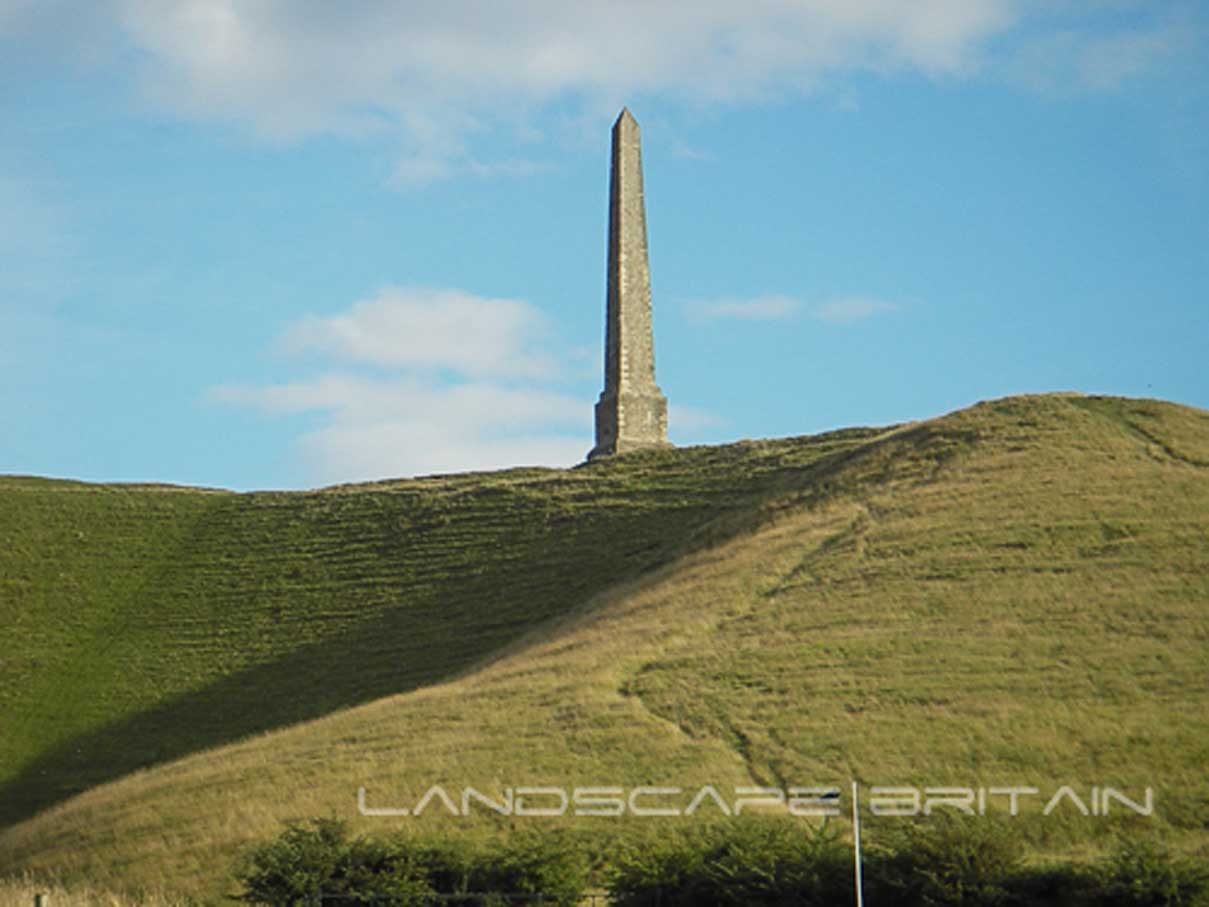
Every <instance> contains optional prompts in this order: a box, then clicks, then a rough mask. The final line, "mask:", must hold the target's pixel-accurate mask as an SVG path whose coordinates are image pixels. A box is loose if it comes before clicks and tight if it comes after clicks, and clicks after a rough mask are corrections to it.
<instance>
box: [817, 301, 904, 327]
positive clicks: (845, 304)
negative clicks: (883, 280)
mask: <svg viewBox="0 0 1209 907" xmlns="http://www.w3.org/2000/svg"><path fill="white" fill-rule="evenodd" d="M898 308H899V306H898V305H896V304H895V303H893V302H883V301H882V300H879V299H868V298H865V297H863V296H852V297H848V298H846V299H833V300H831V301H829V302H824V303H823V304H821V305H819V306H816V307H815V308H814V311H813V313H812V314H813V315H814V317H815V318H818V319H819V320H820V321H825V322H827V323H828V324H850V323H851V322H853V321H864V320H865V319H866V318H871V317H873V316H874V315H879V314H881V313H883V312H895V311H897V310H898Z"/></svg>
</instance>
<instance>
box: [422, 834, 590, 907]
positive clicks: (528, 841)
mask: <svg viewBox="0 0 1209 907" xmlns="http://www.w3.org/2000/svg"><path fill="white" fill-rule="evenodd" d="M589 875H590V872H589V861H588V857H587V854H586V852H585V850H584V848H583V846H582V844H581V843H580V841H579V840H578V839H576V838H573V837H571V836H570V835H566V834H558V833H557V832H555V833H540V834H539V833H526V832H513V833H512V834H511V835H510V836H509V837H508V838H507V840H506V841H504V842H503V843H502V844H499V845H497V846H495V847H493V848H492V849H490V850H487V851H485V852H482V853H480V854H479V856H478V858H477V859H476V860H475V861H474V868H473V870H472V872H471V887H472V888H473V890H475V891H490V892H507V893H516V894H537V893H542V894H544V895H546V897H545V899H544V902H545V903H548V904H574V903H575V902H576V901H577V900H578V899H579V897H580V895H581V894H583V892H584V890H585V889H586V888H587V887H588V880H589ZM438 890H440V889H438Z"/></svg>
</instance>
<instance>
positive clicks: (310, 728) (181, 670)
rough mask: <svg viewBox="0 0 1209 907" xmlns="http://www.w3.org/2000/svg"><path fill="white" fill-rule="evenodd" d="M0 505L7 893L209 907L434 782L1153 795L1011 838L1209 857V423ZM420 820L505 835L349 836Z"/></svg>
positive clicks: (1008, 427) (1094, 415) (1016, 427)
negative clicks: (394, 831)
mask: <svg viewBox="0 0 1209 907" xmlns="http://www.w3.org/2000/svg"><path fill="white" fill-rule="evenodd" d="M4 483H5V484H4V485H2V486H0V501H3V503H4V506H3V509H0V538H3V539H4V540H5V543H6V547H5V553H4V555H3V557H4V558H5V560H4V561H0V583H2V584H3V585H0V594H2V595H3V599H2V601H3V602H4V608H5V609H6V611H11V612H12V619H11V620H10V619H9V614H7V613H6V614H4V615H0V617H3V618H4V619H5V623H4V625H3V626H4V629H3V630H0V633H4V634H7V635H6V637H5V639H4V640H3V648H2V649H0V651H2V652H4V653H6V654H5V656H4V665H3V667H2V668H0V670H2V671H3V672H4V673H3V681H4V685H3V690H4V693H3V696H4V699H3V701H2V707H3V712H2V714H3V716H4V717H3V720H4V721H5V722H6V728H7V727H10V726H11V727H15V728H16V729H17V731H18V732H17V733H14V734H10V733H7V732H6V733H5V734H4V741H5V743H4V746H5V747H6V748H5V750H4V752H3V760H4V761H3V763H0V764H2V765H3V766H5V771H6V772H7V775H5V776H0V777H7V778H8V781H7V783H6V784H5V785H4V787H3V789H2V790H3V795H2V796H0V803H3V804H4V806H3V809H4V810H6V813H5V815H6V817H7V819H8V821H9V822H10V823H13V822H16V823H17V824H12V825H11V826H10V827H9V828H8V829H7V830H5V831H3V832H0V867H4V866H8V867H11V868H14V869H30V870H40V871H54V872H56V873H59V874H61V875H62V876H63V877H64V878H66V879H68V880H71V879H84V880H87V881H89V882H90V883H94V884H98V885H103V886H106V887H125V886H146V887H164V888H167V889H168V890H178V891H180V890H183V891H189V892H193V893H200V894H202V895H203V896H206V897H213V896H216V895H217V894H219V893H221V892H222V891H225V890H229V887H230V881H229V872H230V866H231V863H232V860H233V859H234V857H235V855H236V854H237V853H238V852H239V850H240V849H241V848H243V847H245V846H246V845H247V844H248V842H250V841H252V840H256V839H259V838H263V837H265V836H268V835H271V834H273V833H274V832H275V830H276V829H277V827H278V823H279V822H280V821H281V820H282V819H284V818H287V817H291V816H305V815H321V814H328V813H335V814H337V815H341V816H348V817H354V816H355V815H356V810H355V793H356V790H357V788H358V787H359V786H366V787H368V788H369V789H370V792H371V799H372V800H373V801H375V802H376V803H379V804H383V805H404V804H408V803H414V801H415V799H416V798H418V796H419V795H420V794H421V793H423V790H424V788H425V787H427V786H428V785H429V784H444V785H447V786H448V787H449V788H450V790H454V791H456V790H459V789H460V788H461V787H463V786H465V785H473V786H476V787H479V788H480V789H483V790H485V791H498V790H500V789H501V788H502V787H505V786H509V785H513V786H515V785H524V784H564V785H567V786H575V785H593V784H618V785H625V786H633V785H637V784H659V783H672V784H677V785H680V786H682V787H684V788H687V789H696V787H699V786H700V785H702V784H706V783H711V784H714V785H716V786H718V787H719V788H720V789H723V790H725V789H728V788H731V787H733V786H736V785H752V784H761V785H782V784H784V785H788V784H843V783H845V782H846V781H847V780H848V779H852V778H854V779H858V780H861V781H863V782H865V783H867V784H917V785H920V786H923V785H963V786H964V785H969V786H976V785H979V784H985V785H1008V784H1025V783H1027V784H1036V785H1039V786H1042V787H1047V786H1050V787H1051V788H1052V786H1056V785H1058V784H1062V783H1070V784H1074V785H1077V786H1080V788H1081V789H1083V790H1085V789H1086V787H1089V786H1091V785H1093V784H1100V785H1104V784H1108V785H1115V786H1119V787H1120V788H1122V789H1123V790H1125V791H1127V792H1130V793H1133V792H1136V791H1137V790H1138V789H1139V788H1140V787H1142V786H1145V785H1147V784H1150V785H1153V786H1154V787H1155V789H1156V799H1157V805H1158V815H1157V816H1155V817H1153V818H1150V819H1143V818H1140V817H1138V818H1131V817H1127V816H1117V817H1114V818H1109V819H1107V820H1106V819H1102V818H1095V817H1093V818H1084V817H1081V816H1078V815H1077V814H1071V813H1069V812H1068V813H1064V814H1063V815H1062V816H1060V817H1056V818H1051V819H1048V820H1042V819H1041V818H1040V817H1038V816H1036V815H1031V816H1026V817H1022V819H1021V821H1020V825H1019V828H1020V833H1021V835H1022V836H1024V837H1025V838H1026V839H1027V840H1028V841H1029V843H1030V846H1032V847H1033V848H1034V850H1035V852H1036V853H1038V854H1041V853H1044V854H1052V853H1057V852H1063V853H1075V854H1079V853H1091V852H1095V851H1099V850H1102V849H1103V848H1104V847H1105V846H1106V845H1107V843H1108V842H1109V841H1110V840H1111V837H1112V835H1114V834H1119V833H1129V832H1134V831H1144V832H1146V833H1148V834H1155V835H1159V836H1163V837H1166V838H1168V839H1169V840H1171V841H1172V842H1174V843H1176V844H1177V845H1178V846H1179V847H1181V848H1183V849H1185V850H1191V851H1194V852H1195V851H1197V850H1198V849H1199V850H1201V852H1205V848H1206V846H1207V844H1209V834H1207V827H1206V820H1205V818H1204V813H1203V809H1204V804H1205V803H1206V802H1209V780H1207V779H1206V776H1205V772H1204V766H1205V765H1206V764H1209V718H1207V717H1206V716H1207V715H1209V414H1206V413H1204V412H1201V411H1198V410H1193V409H1189V408H1186V407H1179V406H1174V405H1171V404H1164V403H1158V402H1150V401H1135V400H1120V399H1112V398H1091V397H1077V396H1067V395H1062V396H1046V397H1031V398H1013V399H1007V400H1002V401H996V402H994V403H988V404H980V405H979V406H976V407H973V408H971V409H969V410H965V411H962V412H959V413H955V414H952V415H950V416H946V417H943V418H941V419H938V420H934V421H931V422H927V423H922V424H919V425H915V426H908V427H904V428H901V429H898V430H895V431H891V432H876V431H853V432H847V433H840V434H836V435H830V436H823V437H820V438H805V439H790V440H785V441H777V442H758V443H747V444H740V445H732V446H728V447H722V448H698V449H690V450H672V451H662V452H652V453H645V454H638V455H633V456H626V457H621V458H617V459H615V460H612V461H608V462H604V463H600V464H593V465H592V466H591V467H588V468H583V469H578V470H572V471H569V472H557V471H536V470H529V471H513V472H507V473H495V474H484V475H473V476H459V477H450V478H444V479H433V480H421V481H414V482H400V483H391V484H384V485H377V486H358V487H350V488H342V489H332V490H327V491H322V492H314V493H308V494H264V495H231V494H225V493H212V492H198V491H189V490H151V489H133V488H113V487H93V486H82V485H71V484H64V483H49V482H43V481H34V480H25V479H9V480H4ZM77 533H78V534H80V535H82V537H80V535H77ZM9 653H11V654H12V658H11V659H10V657H9ZM311 719H314V720H311ZM273 729H278V730H273ZM261 731H271V733H264V734H259V733H258V732H261ZM249 735H253V736H249ZM233 741H235V742H233ZM222 744H228V745H225V746H221V747H220V748H218V749H213V750H210V751H207V752H195V751H197V750H201V749H203V748H205V747H210V746H220V745H222ZM189 753H194V755H192V756H189V757H188V758H183V759H178V758H177V757H181V756H185V755H186V754H189ZM144 765H146V766H148V768H147V770H146V771H141V772H137V773H136V774H133V775H129V776H127V777H122V778H120V780H117V781H116V782H115V783H112V784H104V785H102V786H99V787H98V786H96V785H98V784H100V783H101V782H104V781H107V780H110V779H115V778H119V776H123V775H126V773H127V772H129V771H131V770H132V769H136V768H140V767H142V766H144ZM76 787H85V788H88V790H87V791H86V792H84V793H83V794H81V795H79V796H76V797H74V798H72V799H70V800H68V801H67V802H60V801H62V800H63V799H64V797H65V796H67V795H68V794H70V793H72V792H73V789H74V788H76ZM55 803H59V805H58V806H57V807H56V808H53V809H49V810H47V809H45V808H46V807H48V806H51V805H52V804H55ZM39 810H42V811H41V812H40V814H38V815H36V816H35V817H34V818H32V819H29V818H28V817H30V816H31V815H33V814H34V813H35V811H39ZM1034 812H1035V810H1034ZM25 819H27V821H18V820H25ZM514 821H522V820H514ZM550 821H552V822H553V824H557V821H555V820H550ZM566 821H568V822H573V821H574V820H571V819H568V820H566ZM579 821H580V822H581V823H582V822H584V821H585V820H579ZM594 821H596V822H598V823H599V822H601V820H599V819H597V820H594ZM606 821H607V820H606ZM671 821H677V820H671ZM409 822H410V823H412V824H414V826H415V827H417V828H419V829H423V830H425V831H433V830H438V831H441V830H448V831H449V833H452V834H466V835H471V836H479V835H490V834H494V833H498V832H500V831H501V830H506V828H507V823H503V824H502V826H501V823H500V822H499V821H494V820H493V817H490V816H487V815H485V814H482V813H480V814H476V816H475V817H474V818H472V819H470V820H462V819H453V818H452V817H449V816H443V815H441V814H440V812H439V811H437V810H432V811H430V813H429V814H427V815H426V816H424V817H422V818H421V819H418V820H417V819H410V820H386V819H380V818H363V819H360V820H359V823H360V826H364V828H367V829H372V828H375V827H382V828H386V827H390V826H391V825H392V823H393V824H399V823H402V824H406V823H409ZM640 825H641V823H639V822H638V821H637V820H635V821H632V822H628V823H627V822H615V823H613V824H612V825H601V826H600V827H601V833H602V835H612V834H621V835H639V836H640V835H642V834H648V833H651V832H650V830H649V829H648V828H647V827H645V826H643V827H639V826H640ZM876 833H877V825H876V822H874V823H873V824H872V825H871V828H870V834H872V835H876Z"/></svg>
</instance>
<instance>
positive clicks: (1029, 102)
mask: <svg viewBox="0 0 1209 907" xmlns="http://www.w3.org/2000/svg"><path fill="white" fill-rule="evenodd" d="M1207 37H1209V6H1206V5H1205V4H1203V3H1198V2H1145V3H1140V2H1138V3H1135V2H1131V0H1099V2H1077V3H1076V2H1064V0H1053V2H1048V3H1042V2H1030V0H1016V2H1013V0H922V2H912V3H906V2H902V3H898V2H890V0H847V2H841V0H832V2H829V0H813V2H806V0H798V2H792V0H761V2H750V3H743V4H738V3H733V2H730V0H726V2H722V0H698V2H693V3H687V2H686V3H677V2H667V3H659V4H654V3H650V2H610V3H605V2H597V0H582V2H579V3H566V2H553V0H550V2H547V0H541V2H538V0H516V2H511V3H498V2H457V0H453V2H443V3H437V2H420V0H417V2H411V3H402V2H398V3H385V2H368V0H364V2H351V3H340V4H334V3H329V2H320V0H260V2H257V0H244V2H235V0H192V2H186V0H89V2H83V0H81V2H75V3H70V2H59V0H0V117H2V119H0V122H2V123H3V126H2V127H0V418H2V420H3V422H2V424H3V426H4V427H3V431H2V432H0V472H3V473H22V474H37V475H51V476H63V477H72V478H81V479H87V480H96V481H168V482H176V483H182V484H196V485H209V486H221V487H227V488H234V489H253V488H299V487H314V486H318V485H324V484H330V483H335V482H345V481H357V480H365V479H376V478H385V477H395V476H407V475H423V474H429V473H434V472H454V471H460V470H465V469H484V468H496V467H505V466H510V465H521V464H546V465H571V464H573V463H575V462H577V461H579V460H581V459H582V458H583V456H584V454H586V452H587V451H588V449H589V448H590V447H591V446H592V422H591V418H592V415H591V414H592V404H593V403H594V401H595V399H596V396H597V395H598V393H599V391H600V387H601V346H602V340H603V317H604V275H605V227H606V216H607V191H608V173H607V167H608V141H609V129H610V126H611V124H612V121H613V119H614V118H615V116H616V114H617V112H618V110H619V109H620V107H621V106H622V105H623V104H626V105H628V106H629V107H630V109H631V110H632V111H633V113H634V115H635V116H636V117H637V119H638V121H639V123H640V124H641V126H642V130H643V155H644V165H645V171H646V173H645V176H646V196H647V219H648V229H649V233H650V247H651V267H652V291H653V300H654V319H655V339H656V362H657V371H658V379H659V383H660V385H661V386H662V388H663V390H664V392H665V393H666V394H667V396H668V398H669V401H670V404H671V426H670V432H671V435H672V439H673V440H674V441H676V442H677V443H682V444H691V443H715V442H723V441H728V440H734V439H738V438H744V437H771V436H784V435H795V434H807V433H814V432H818V431H824V430H827V429H832V428H838V427H842V426H848V425H858V424H884V423H891V422H898V421H904V420H909V419H919V418H927V417H930V416H934V415H939V414H941V413H944V412H947V411H950V410H953V409H956V408H959V407H962V406H965V405H968V404H971V403H974V402H976V401H978V400H982V399H987V398H993V397H999V396H1004V395H1007V394H1016V393H1028V392H1041V391H1051V390H1079V391H1084V392H1088V393H1107V394H1120V395H1126V396H1144V397H1159V398H1164V399H1168V400H1175V401H1178V402H1182V403H1188V404H1192V405H1195V406H1200V407H1209V378H1207V377H1206V361H1207V359H1209V356H1207V352H1209V53H1207V48H1209V42H1207Z"/></svg>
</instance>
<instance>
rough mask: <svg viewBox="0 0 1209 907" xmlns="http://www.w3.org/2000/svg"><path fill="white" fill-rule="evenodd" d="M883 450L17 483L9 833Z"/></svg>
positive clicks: (8, 665) (440, 662)
mask: <svg viewBox="0 0 1209 907" xmlns="http://www.w3.org/2000/svg"><path fill="white" fill-rule="evenodd" d="M871 434H872V432H869V431H863V430H856V431H849V432H838V433H835V434H832V435H827V436H823V437H820V438H813V439H806V440H797V441H793V440H789V441H776V442H760V443H747V444H740V445H732V446H730V447H726V448H699V449H695V450H684V451H665V452H654V453H651V454H648V455H644V456H639V457H627V458H625V459H624V461H622V460H618V461H614V462H610V463H599V464H592V465H591V466H590V467H588V468H583V469H578V470H570V471H560V470H512V471H508V472H499V473H490V474H478V475H461V476H448V477H441V478H432V479H422V480H416V481H402V482H393V483H383V484H377V485H358V486H348V487H340V488H332V489H325V490H322V491H316V492H305V493H258V494H231V493H227V492H213V491H204V490H198V489H186V488H172V487H162V486H161V487H155V486H105V485H86V484H83V483H77V482H60V481H49V480H43V479H27V478H19V477H0V542H2V543H3V544H0V826H2V825H5V824H10V823H12V822H14V821H17V820H19V819H22V818H25V817H28V816H30V815H33V814H34V813H35V812H37V811H38V810H39V809H42V808H44V807H46V806H49V805H51V804H53V803H55V802H58V801H59V800H62V799H63V798H65V797H68V796H71V795H72V794H75V793H78V792H80V791H82V790H86V789H88V788H90V787H92V786H94V785H96V784H99V783H102V782H104V781H107V780H110V779H113V778H116V777H119V776H121V775H124V774H126V773H128V772H131V771H134V770H136V769H139V768H144V767H147V766H150V765H155V764H158V763H162V762H166V761H169V760H171V759H174V758H177V757H180V756H182V755H185V754H187V753H190V752H194V751H196V750H199V749H204V748H206V747H212V746H216V745H218V744H221V743H225V742H230V741H233V740H237V739H239V738H241V737H244V736H246V735H248V734H251V733H255V732H259V731H264V730H267V729H270V728H274V727H283V726H286V725H289V724H293V723H295V722H298V721H302V720H306V719H310V718H315V717H318V716H320V715H325V714H328V713H329V712H332V711H335V710H338V709H341V708H344V707H347V706H350V705H355V704H357V703H361V702H367V701H370V700H373V699H376V698H379V697H381V696H386V695H389V694H392V693H399V692H403V691H406V690H411V689H415V688H417V687H420V686H423V685H425V684H431V683H433V682H435V681H438V680H441V679H445V678H449V677H452V676H454V675H456V674H457V673H459V672H460V671H464V670H465V669H467V667H468V666H470V665H472V664H474V663H476V662H477V661H478V660H480V659H482V658H484V657H487V656H488V655H490V654H491V653H492V652H494V651H496V650H497V649H498V648H499V647H501V646H503V645H506V644H507V643H509V642H510V641H513V640H515V639H517V638H518V637H519V636H520V635H521V634H523V633H524V632H526V631H527V630H529V629H531V628H532V627H534V626H537V625H539V624H540V623H541V622H543V621H545V620H548V619H549V618H550V617H551V616H554V615H558V614H561V613H563V612H565V611H566V610H568V609H570V608H573V607H575V606H577V605H579V604H581V603H582V602H583V601H585V600H586V599H587V598H589V597H590V596H592V595H594V594H596V593H597V592H599V591H600V590H602V589H604V588H606V587H607V586H609V585H611V584H613V583H616V582H618V581H621V580H624V579H626V578H628V577H632V576H635V575H638V574H639V573H640V572H642V571H644V570H647V569H650V568H651V567H652V566H655V565H657V564H661V563H665V562H667V561H668V560H669V559H670V558H672V557H673V556H674V555H675V554H676V553H677V552H679V551H680V550H682V548H683V547H684V546H685V545H686V544H690V545H691V544H696V542H694V541H693V538H694V533H696V532H698V531H699V530H700V529H701V527H703V526H704V525H705V524H707V523H709V522H711V521H716V520H717V518H718V517H719V515H720V514H725V513H728V512H743V511H745V510H746V509H747V508H749V507H751V506H753V505H754V504H755V503H757V502H759V501H760V500H763V499H764V498H766V497H767V496H769V495H773V494H777V493H779V490H780V489H783V488H784V487H786V486H787V485H792V484H794V483H795V482H797V481H798V480H799V477H800V474H801V471H802V470H803V469H804V468H805V467H806V466H808V465H809V464H810V463H811V462H813V461H814V460H815V459H816V458H818V457H820V456H824V455H827V454H828V453H831V452H834V451H836V450H843V449H847V448H848V447H851V446H852V445H853V444H855V443H857V442H859V441H860V440H862V439H864V438H867V437H869V436H870V435H871ZM135 741H136V742H137V743H133V744H132V742H135Z"/></svg>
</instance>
